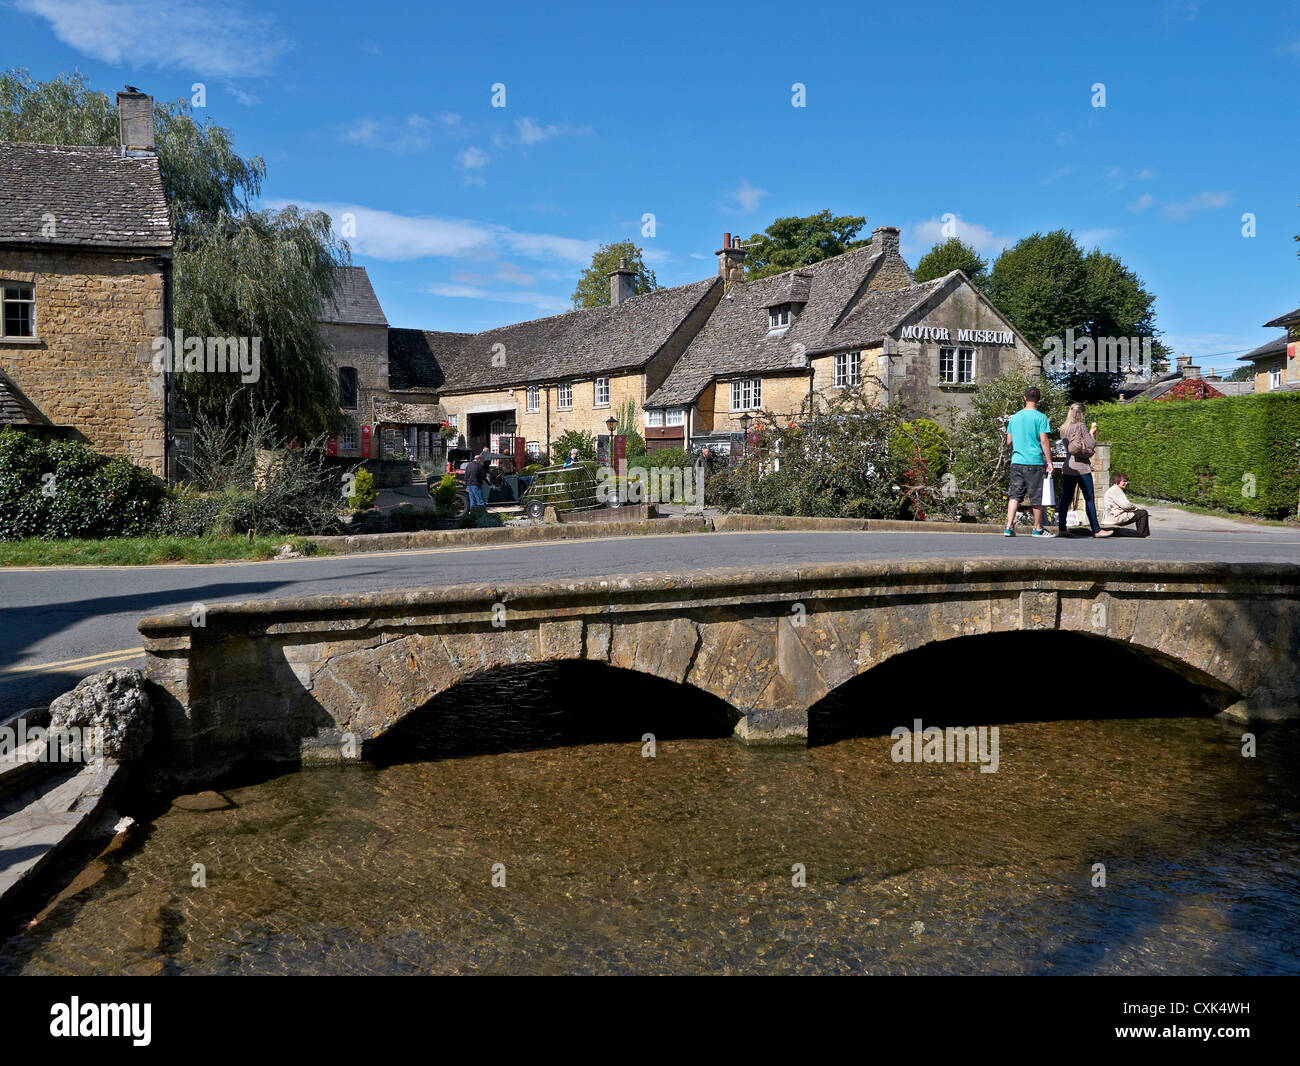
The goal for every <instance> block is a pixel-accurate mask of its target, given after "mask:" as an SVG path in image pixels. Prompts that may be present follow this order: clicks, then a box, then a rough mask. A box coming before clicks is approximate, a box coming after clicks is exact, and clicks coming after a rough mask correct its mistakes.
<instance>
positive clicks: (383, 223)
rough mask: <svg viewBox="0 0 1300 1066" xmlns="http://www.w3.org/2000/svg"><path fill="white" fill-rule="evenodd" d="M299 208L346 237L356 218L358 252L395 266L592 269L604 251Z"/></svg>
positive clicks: (455, 224) (368, 213) (348, 210)
mask: <svg viewBox="0 0 1300 1066" xmlns="http://www.w3.org/2000/svg"><path fill="white" fill-rule="evenodd" d="M289 202H290V201H287V200H275V201H272V202H271V204H270V206H271V207H277V208H278V207H284V206H285V205H286V204H287V203H289ZM298 206H300V207H302V208H303V209H305V210H308V211H324V212H325V213H326V214H328V215H329V216H330V218H332V219H333V220H334V227H335V229H337V230H339V231H340V232H341V231H342V228H343V216H344V215H345V214H350V215H352V216H353V219H354V221H355V226H356V233H355V235H354V236H351V237H348V238H347V240H348V243H349V244H351V246H352V250H353V251H354V252H356V253H357V254H359V255H363V256H369V257H371V258H373V259H383V260H386V261H389V262H398V261H402V260H406V259H422V258H425V257H427V256H445V257H447V258H451V259H469V260H477V261H482V260H485V259H495V258H497V257H498V256H499V255H501V254H503V253H510V254H513V255H518V256H521V257H523V258H526V259H537V260H542V261H550V262H555V261H559V262H564V263H580V264H582V265H583V266H586V265H587V264H588V263H590V262H591V256H592V253H593V252H595V250H596V248H597V247H598V246H599V245H598V242H596V241H585V240H579V239H577V238H574V237H561V236H557V235H555V234H551V233H520V232H519V231H517V230H512V229H510V228H509V227H508V226H500V225H496V224H495V223H491V222H476V221H472V220H469V219H453V218H433V217H427V216H419V215H398V214H395V213H393V212H391V211H380V210H375V209H374V208H369V207H361V206H359V205H356V204H336V203H302V202H299V204H298Z"/></svg>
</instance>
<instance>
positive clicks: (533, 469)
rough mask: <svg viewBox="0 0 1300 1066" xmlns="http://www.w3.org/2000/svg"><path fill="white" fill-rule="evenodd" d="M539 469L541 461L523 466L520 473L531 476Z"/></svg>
mask: <svg viewBox="0 0 1300 1066" xmlns="http://www.w3.org/2000/svg"><path fill="white" fill-rule="evenodd" d="M541 469H542V464H541V463H529V464H528V465H527V466H526V467H524V469H523V471H522V473H523V475H524V476H525V477H532V476H533V475H534V474H536V473H537V471H539V470H541Z"/></svg>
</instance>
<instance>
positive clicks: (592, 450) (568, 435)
mask: <svg viewBox="0 0 1300 1066" xmlns="http://www.w3.org/2000/svg"><path fill="white" fill-rule="evenodd" d="M574 448H577V449H578V459H579V460H581V461H583V462H593V461H594V460H595V458H596V438H595V437H594V436H593V435H592V434H590V433H588V432H587V431H586V430H581V429H571V430H568V431H567V432H565V433H562V434H560V436H559V437H557V438H556V439H555V441H553V442H552V444H551V462H553V463H555V464H556V465H557V466H558V465H559V464H560V463H562V462H564V460H565V459H567V458H568V456H569V452H570V451H572V450H573V449H574Z"/></svg>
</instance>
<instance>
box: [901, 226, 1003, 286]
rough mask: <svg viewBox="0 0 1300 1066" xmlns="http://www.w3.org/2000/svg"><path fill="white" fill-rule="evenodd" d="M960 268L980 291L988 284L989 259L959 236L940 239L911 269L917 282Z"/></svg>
mask: <svg viewBox="0 0 1300 1066" xmlns="http://www.w3.org/2000/svg"><path fill="white" fill-rule="evenodd" d="M954 270H960V271H961V272H962V273H963V274H965V275H966V276H967V277H968V278H970V280H971V283H972V284H973V285H974V286H975V287H976V288H977V289H979V290H980V291H981V292H983V291H987V289H988V284H989V261H988V260H987V259H984V258H983V257H982V256H981V255H980V254H979V252H977V251H976V250H975V249H974V248H972V247H971V246H970V245H969V244H966V243H965V242H964V241H962V240H961V238H959V237H949V238H948V239H947V240H946V241H940V242H939V243H938V244H936V245H935V246H934V247H933V248H931V249H930V250H929V251H928V252H926V253H925V255H923V256H921V258H920V259H919V260H918V261H917V264H916V269H915V270H914V271H912V274H913V276H914V277H915V278H916V280H917V282H918V283H920V282H925V281H933V280H934V279H935V278H942V277H944V276H945V275H947V274H950V273H951V272H952V271H954Z"/></svg>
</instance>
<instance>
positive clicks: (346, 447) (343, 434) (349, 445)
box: [339, 418, 361, 452]
mask: <svg viewBox="0 0 1300 1066" xmlns="http://www.w3.org/2000/svg"><path fill="white" fill-rule="evenodd" d="M360 447H361V433H360V431H359V430H358V429H357V424H356V423H355V422H353V421H352V419H350V418H349V419H348V420H347V421H346V422H345V423H344V424H343V429H342V430H340V431H339V451H341V452H355V451H356V450H357V449H358V448H360Z"/></svg>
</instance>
